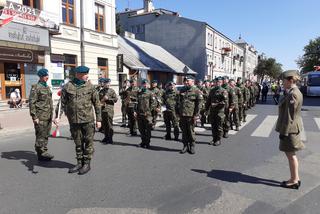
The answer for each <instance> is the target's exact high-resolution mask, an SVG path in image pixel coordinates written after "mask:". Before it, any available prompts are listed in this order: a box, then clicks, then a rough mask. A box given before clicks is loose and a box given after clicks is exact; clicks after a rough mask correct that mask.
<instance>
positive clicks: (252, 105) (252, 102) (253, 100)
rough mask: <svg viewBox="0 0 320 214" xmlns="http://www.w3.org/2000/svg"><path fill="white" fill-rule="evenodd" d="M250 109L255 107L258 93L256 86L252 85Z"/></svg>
mask: <svg viewBox="0 0 320 214" xmlns="http://www.w3.org/2000/svg"><path fill="white" fill-rule="evenodd" d="M249 89H250V101H249V102H250V108H251V107H254V105H255V100H256V92H255V88H254V86H253V85H252V84H251V85H250V87H249Z"/></svg>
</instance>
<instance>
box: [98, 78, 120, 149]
mask: <svg viewBox="0 0 320 214" xmlns="http://www.w3.org/2000/svg"><path fill="white" fill-rule="evenodd" d="M102 83H103V88H102V89H101V90H100V92H99V99H100V101H101V113H102V130H103V132H104V139H103V140H102V142H103V143H106V144H107V143H110V144H113V139H112V138H113V115H114V104H115V103H116V102H117V101H118V96H117V94H116V92H115V91H114V90H113V89H112V88H110V83H111V80H110V79H109V78H103V79H102Z"/></svg>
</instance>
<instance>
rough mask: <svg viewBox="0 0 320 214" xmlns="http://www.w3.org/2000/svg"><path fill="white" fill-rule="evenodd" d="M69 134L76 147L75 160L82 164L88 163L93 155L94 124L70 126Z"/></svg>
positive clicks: (74, 124)
mask: <svg viewBox="0 0 320 214" xmlns="http://www.w3.org/2000/svg"><path fill="white" fill-rule="evenodd" d="M70 132H71V135H72V138H73V140H74V143H75V145H76V158H77V160H78V161H83V162H84V163H86V162H89V161H90V160H91V158H92V155H93V153H94V148H93V137H94V133H95V129H94V123H73V124H70Z"/></svg>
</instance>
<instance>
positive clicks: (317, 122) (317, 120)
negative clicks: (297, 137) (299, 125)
mask: <svg viewBox="0 0 320 214" xmlns="http://www.w3.org/2000/svg"><path fill="white" fill-rule="evenodd" d="M313 119H314V120H315V121H316V124H317V126H318V129H320V118H313Z"/></svg>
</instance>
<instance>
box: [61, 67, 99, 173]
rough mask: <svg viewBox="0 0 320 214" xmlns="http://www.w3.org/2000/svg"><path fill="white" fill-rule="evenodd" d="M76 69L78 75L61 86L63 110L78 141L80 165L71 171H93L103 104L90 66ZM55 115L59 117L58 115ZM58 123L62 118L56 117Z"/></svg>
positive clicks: (76, 143) (77, 152) (77, 149)
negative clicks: (91, 75)
mask: <svg viewBox="0 0 320 214" xmlns="http://www.w3.org/2000/svg"><path fill="white" fill-rule="evenodd" d="M75 72H76V77H75V78H74V79H73V80H72V81H70V82H68V83H67V84H65V85H64V87H63V89H62V94H61V110H63V111H65V114H66V115H67V117H68V121H69V124H70V131H71V135H72V138H73V139H74V142H75V145H76V158H77V165H76V166H75V167H73V168H71V169H69V173H75V172H78V173H79V174H80V175H83V174H86V173H87V172H89V171H90V161H91V158H92V155H93V152H94V148H93V137H94V133H95V125H96V127H97V128H98V129H99V128H100V127H101V106H100V100H99V95H98V93H97V91H96V89H95V87H94V86H93V85H92V84H91V83H90V82H89V81H88V73H89V68H88V67H86V66H79V67H77V68H76V69H75ZM93 107H94V111H93ZM94 112H95V116H94ZM56 114H57V112H56ZM61 114H62V111H61ZM56 118H59V117H58V115H57V117H56ZM95 118H96V124H94V122H95ZM55 124H56V125H58V124H59V119H56V120H55Z"/></svg>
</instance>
